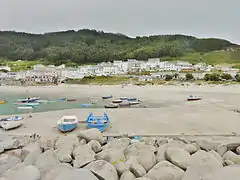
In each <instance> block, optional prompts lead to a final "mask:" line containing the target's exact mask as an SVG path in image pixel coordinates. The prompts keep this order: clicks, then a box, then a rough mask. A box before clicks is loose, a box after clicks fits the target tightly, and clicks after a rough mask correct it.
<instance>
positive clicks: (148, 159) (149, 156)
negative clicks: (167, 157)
mask: <svg viewBox="0 0 240 180" xmlns="http://www.w3.org/2000/svg"><path fill="white" fill-rule="evenodd" d="M138 162H139V164H141V165H142V166H143V167H144V169H145V170H146V171H149V170H150V169H151V168H152V167H153V166H155V165H156V163H157V161H156V157H155V154H154V152H153V151H151V150H147V149H143V150H140V151H139V153H138Z"/></svg>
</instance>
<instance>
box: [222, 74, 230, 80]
mask: <svg viewBox="0 0 240 180" xmlns="http://www.w3.org/2000/svg"><path fill="white" fill-rule="evenodd" d="M221 78H222V79H224V80H230V79H232V76H231V74H226V73H223V74H222V75H221Z"/></svg>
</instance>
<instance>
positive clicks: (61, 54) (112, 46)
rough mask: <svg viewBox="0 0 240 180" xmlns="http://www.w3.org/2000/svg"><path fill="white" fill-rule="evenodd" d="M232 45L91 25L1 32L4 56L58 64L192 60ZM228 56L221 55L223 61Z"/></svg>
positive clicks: (239, 56)
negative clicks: (92, 27) (134, 33)
mask: <svg viewBox="0 0 240 180" xmlns="http://www.w3.org/2000/svg"><path fill="white" fill-rule="evenodd" d="M228 48H234V49H235V48H239V46H238V45H236V44H232V43H231V42H229V41H226V40H222V39H213V38H211V39H198V38H195V37H191V36H184V35H161V36H149V37H136V38H130V37H127V36H125V35H122V34H112V33H104V32H101V31H95V30H87V29H83V30H79V31H73V30H71V31H64V32H54V33H46V34H28V33H17V32H6V31H5V32H0V58H1V59H5V60H38V61H42V62H46V63H53V64H56V65H59V64H62V63H65V64H70V65H74V64H85V63H98V62H102V61H112V60H114V59H122V60H124V59H131V58H135V59H140V60H146V59H148V58H154V57H160V58H162V57H164V58H165V59H168V60H173V59H174V58H176V57H177V58H179V57H183V58H184V57H188V56H191V55H194V58H193V59H191V58H190V61H191V60H192V61H193V60H195V61H200V60H201V57H202V56H204V54H207V53H208V52H211V51H218V50H224V49H228ZM224 52H228V51H224ZM229 56H230V57H228V58H230V59H232V60H233V62H240V53H231V55H229ZM224 57H225V55H224ZM224 57H220V60H219V61H221V58H224ZM186 59H188V58H186ZM214 61H218V59H215V60H214Z"/></svg>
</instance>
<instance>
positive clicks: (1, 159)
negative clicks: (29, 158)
mask: <svg viewBox="0 0 240 180" xmlns="http://www.w3.org/2000/svg"><path fill="white" fill-rule="evenodd" d="M20 162H21V159H20V158H18V157H16V156H9V155H7V154H1V155H0V174H1V173H3V172H4V171H6V170H8V169H10V168H12V167H13V166H14V165H16V164H17V163H20Z"/></svg>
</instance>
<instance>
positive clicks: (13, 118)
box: [0, 116, 23, 121]
mask: <svg viewBox="0 0 240 180" xmlns="http://www.w3.org/2000/svg"><path fill="white" fill-rule="evenodd" d="M21 120H23V117H22V116H12V117H8V118H3V119H0V121H21Z"/></svg>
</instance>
